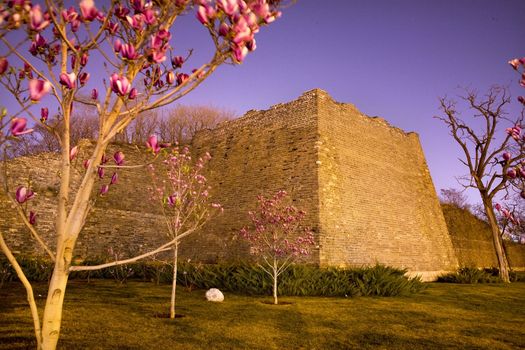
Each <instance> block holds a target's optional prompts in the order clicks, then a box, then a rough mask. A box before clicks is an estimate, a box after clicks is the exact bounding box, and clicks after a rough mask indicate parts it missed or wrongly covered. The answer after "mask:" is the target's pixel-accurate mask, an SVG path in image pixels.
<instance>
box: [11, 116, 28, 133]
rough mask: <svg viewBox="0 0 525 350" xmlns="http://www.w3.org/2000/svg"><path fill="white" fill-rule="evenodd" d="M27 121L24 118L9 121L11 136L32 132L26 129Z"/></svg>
mask: <svg viewBox="0 0 525 350" xmlns="http://www.w3.org/2000/svg"><path fill="white" fill-rule="evenodd" d="M26 126H27V120H26V119H25V118H13V119H11V128H10V129H11V134H12V135H13V136H20V135H24V134H29V133H31V132H33V129H26Z"/></svg>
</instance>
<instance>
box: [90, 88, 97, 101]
mask: <svg viewBox="0 0 525 350" xmlns="http://www.w3.org/2000/svg"><path fill="white" fill-rule="evenodd" d="M91 99H93V100H96V99H98V90H97V89H93V90H91Z"/></svg>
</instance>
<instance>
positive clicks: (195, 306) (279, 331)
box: [0, 280, 525, 350]
mask: <svg viewBox="0 0 525 350" xmlns="http://www.w3.org/2000/svg"><path fill="white" fill-rule="evenodd" d="M45 289H46V286H45V284H37V286H36V290H35V292H36V294H37V295H38V294H42V295H43V294H44V291H45ZM169 293H170V286H169V285H155V284H153V283H141V282H135V281H132V282H129V283H128V284H127V285H124V286H117V285H116V284H115V283H114V282H112V281H107V280H106V281H103V280H97V281H92V282H91V283H90V284H87V283H86V282H85V281H72V282H71V283H70V285H69V286H68V290H67V294H66V302H65V312H64V318H63V328H62V333H61V338H60V343H59V348H60V349H156V350H157V349H158V350H160V349H520V348H525V327H524V324H525V298H524V296H525V283H514V284H510V285H504V284H487V285H479V284H478V285H458V284H430V285H429V287H428V288H427V289H426V290H425V291H424V292H422V293H420V294H415V295H412V296H404V297H389V298H377V297H356V298H323V297H283V298H282V301H287V302H291V304H289V305H278V306H274V305H269V304H265V303H264V301H269V300H270V298H269V297H264V296H260V297H251V296H240V295H233V294H231V293H226V295H225V296H226V300H225V302H224V303H219V304H215V303H209V302H206V301H205V300H204V291H202V290H193V291H191V292H190V291H188V290H186V289H184V288H180V289H179V290H178V302H177V306H178V310H177V312H178V313H182V314H184V315H185V317H183V318H178V319H176V320H175V321H172V320H169V319H163V318H155V317H154V315H155V314H156V313H162V312H167V310H168V306H169ZM38 301H39V304H40V305H41V304H42V303H43V301H44V299H43V297H40V298H39V299H38ZM31 327H32V323H31V318H30V315H29V310H28V308H27V306H26V301H25V295H24V291H23V288H22V287H21V286H20V284H19V283H8V284H6V285H4V287H3V288H2V289H0V349H26V348H29V349H33V348H34V341H33V339H32V334H33V333H32V332H33V331H32V328H31Z"/></svg>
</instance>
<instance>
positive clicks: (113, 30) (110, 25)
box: [106, 22, 120, 35]
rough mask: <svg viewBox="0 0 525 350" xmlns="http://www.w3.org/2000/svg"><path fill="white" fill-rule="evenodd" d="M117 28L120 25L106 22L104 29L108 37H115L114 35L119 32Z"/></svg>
mask: <svg viewBox="0 0 525 350" xmlns="http://www.w3.org/2000/svg"><path fill="white" fill-rule="evenodd" d="M119 27H120V25H119V24H118V23H117V22H108V25H107V27H106V29H107V31H108V32H109V34H110V35H115V33H117V31H118V30H119Z"/></svg>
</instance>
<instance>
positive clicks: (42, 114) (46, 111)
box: [40, 107, 49, 123]
mask: <svg viewBox="0 0 525 350" xmlns="http://www.w3.org/2000/svg"><path fill="white" fill-rule="evenodd" d="M48 117H49V109H48V108H47V107H42V108H41V109H40V121H41V122H42V123H45V122H46V121H47V118H48Z"/></svg>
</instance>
